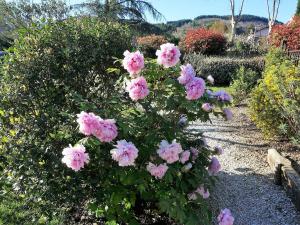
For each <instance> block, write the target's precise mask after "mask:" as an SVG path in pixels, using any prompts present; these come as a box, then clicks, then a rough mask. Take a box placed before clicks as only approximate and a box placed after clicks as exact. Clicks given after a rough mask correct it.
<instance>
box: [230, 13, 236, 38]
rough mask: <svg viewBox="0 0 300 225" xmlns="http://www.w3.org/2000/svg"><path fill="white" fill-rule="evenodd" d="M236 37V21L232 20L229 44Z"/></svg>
mask: <svg viewBox="0 0 300 225" xmlns="http://www.w3.org/2000/svg"><path fill="white" fill-rule="evenodd" d="M235 35H236V21H235V20H234V18H232V19H231V36H230V42H233V41H234V38H235Z"/></svg>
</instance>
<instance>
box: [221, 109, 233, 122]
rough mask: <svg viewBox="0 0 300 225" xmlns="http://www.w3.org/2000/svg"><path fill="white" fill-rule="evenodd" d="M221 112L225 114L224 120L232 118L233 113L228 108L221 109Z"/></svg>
mask: <svg viewBox="0 0 300 225" xmlns="http://www.w3.org/2000/svg"><path fill="white" fill-rule="evenodd" d="M223 113H224V114H225V117H226V120H232V118H233V114H232V112H231V110H230V109H227V108H226V109H223Z"/></svg>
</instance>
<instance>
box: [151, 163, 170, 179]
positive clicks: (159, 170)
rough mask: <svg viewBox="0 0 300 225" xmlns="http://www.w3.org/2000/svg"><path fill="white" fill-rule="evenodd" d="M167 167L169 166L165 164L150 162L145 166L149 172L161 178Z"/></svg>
mask: <svg viewBox="0 0 300 225" xmlns="http://www.w3.org/2000/svg"><path fill="white" fill-rule="evenodd" d="M168 168H169V167H168V166H167V165H166V164H160V165H158V166H156V165H154V164H153V163H151V162H150V163H149V164H148V166H147V170H148V171H149V172H150V174H151V175H152V176H154V177H155V178H157V179H162V178H163V176H164V175H165V173H166V172H167V170H168Z"/></svg>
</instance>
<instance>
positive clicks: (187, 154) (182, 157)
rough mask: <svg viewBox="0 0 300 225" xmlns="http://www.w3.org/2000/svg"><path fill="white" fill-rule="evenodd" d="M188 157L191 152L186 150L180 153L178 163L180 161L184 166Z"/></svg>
mask: <svg viewBox="0 0 300 225" xmlns="http://www.w3.org/2000/svg"><path fill="white" fill-rule="evenodd" d="M190 155H191V152H190V151H188V150H187V151H184V152H182V153H181V155H180V160H179V161H180V162H181V163H182V164H184V163H185V162H186V161H188V160H189V158H190Z"/></svg>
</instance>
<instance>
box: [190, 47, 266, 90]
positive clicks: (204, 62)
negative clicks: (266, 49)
mask: <svg viewBox="0 0 300 225" xmlns="http://www.w3.org/2000/svg"><path fill="white" fill-rule="evenodd" d="M184 61H186V62H190V63H191V64H192V65H193V66H194V67H195V70H196V71H197V73H198V74H199V75H201V76H204V77H205V76H207V75H212V76H213V77H214V79H215V84H216V85H229V84H230V83H231V82H232V81H233V78H234V74H235V73H236V71H237V70H238V69H239V68H240V66H244V67H245V68H246V69H251V70H253V71H254V72H256V73H258V74H261V73H262V71H263V69H264V59H263V57H249V58H234V57H212V56H211V57H206V56H203V55H201V54H195V53H194V54H186V55H185V57H184Z"/></svg>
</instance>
